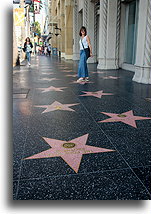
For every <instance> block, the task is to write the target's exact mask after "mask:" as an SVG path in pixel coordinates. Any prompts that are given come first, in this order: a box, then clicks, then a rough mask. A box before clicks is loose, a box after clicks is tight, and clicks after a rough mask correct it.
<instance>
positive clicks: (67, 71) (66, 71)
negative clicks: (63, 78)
mask: <svg viewBox="0 0 151 214" xmlns="http://www.w3.org/2000/svg"><path fill="white" fill-rule="evenodd" d="M62 72H65V73H70V72H73V70H62Z"/></svg>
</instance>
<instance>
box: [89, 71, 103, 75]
mask: <svg viewBox="0 0 151 214" xmlns="http://www.w3.org/2000/svg"><path fill="white" fill-rule="evenodd" d="M90 73H92V74H104V73H105V72H104V71H92V72H90Z"/></svg>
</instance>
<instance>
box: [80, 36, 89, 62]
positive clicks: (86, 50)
mask: <svg viewBox="0 0 151 214" xmlns="http://www.w3.org/2000/svg"><path fill="white" fill-rule="evenodd" d="M81 43H82V46H83V49H84V51H85V54H86V58H87V59H88V58H89V57H90V48H89V46H88V48H84V45H83V42H82V39H81Z"/></svg>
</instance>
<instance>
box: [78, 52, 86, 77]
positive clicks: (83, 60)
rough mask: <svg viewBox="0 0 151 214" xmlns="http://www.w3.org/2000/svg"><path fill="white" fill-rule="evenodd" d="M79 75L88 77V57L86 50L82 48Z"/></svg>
mask: <svg viewBox="0 0 151 214" xmlns="http://www.w3.org/2000/svg"><path fill="white" fill-rule="evenodd" d="M78 77H79V78H80V77H88V67H87V59H86V54H85V51H84V50H80V62H79V67H78Z"/></svg>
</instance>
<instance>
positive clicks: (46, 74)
mask: <svg viewBox="0 0 151 214" xmlns="http://www.w3.org/2000/svg"><path fill="white" fill-rule="evenodd" d="M41 74H45V75H49V74H54V73H53V72H48V73H46V72H42V73H41Z"/></svg>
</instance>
